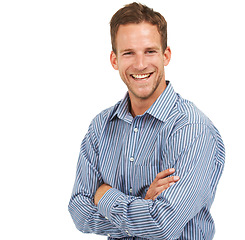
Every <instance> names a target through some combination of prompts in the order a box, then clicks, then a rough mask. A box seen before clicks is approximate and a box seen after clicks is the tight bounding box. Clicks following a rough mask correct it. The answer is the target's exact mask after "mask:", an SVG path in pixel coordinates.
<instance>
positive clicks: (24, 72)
mask: <svg viewBox="0 0 245 240" xmlns="http://www.w3.org/2000/svg"><path fill="white" fill-rule="evenodd" d="M127 3H130V1H112V0H105V1H99V0H97V1H78V0H77V1H73V0H70V1H68V0H63V1H62V0H59V1H58V0H42V1H38V0H36V1H31V0H29V1H27V0H22V1H14V0H12V1H3V0H2V1H0V106H1V117H0V121H1V124H0V128H1V129H0V144H1V145H0V146H1V151H0V186H1V188H0V189H1V198H0V213H1V214H0V218H1V231H0V238H1V239H4V240H12V239H25V240H31V239H35V240H39V239H69V240H70V239H72V240H75V239H79V240H81V239H84V240H86V239H89V240H91V239H97V240H100V239H101V240H102V239H106V237H103V236H96V235H87V234H83V233H81V232H79V231H78V230H76V228H75V225H74V224H73V222H72V219H71V217H70V215H69V213H68V210H67V209H68V207H67V206H68V203H69V199H70V196H71V192H72V187H73V183H74V179H75V169H76V163H77V159H78V154H79V149H80V143H81V141H82V138H83V137H84V135H85V133H86V131H87V128H88V125H89V123H90V121H91V120H92V118H93V117H94V116H95V115H96V114H98V113H99V112H100V111H101V110H103V109H105V108H107V107H110V106H112V105H114V104H115V103H116V102H117V101H118V100H120V99H121V98H123V96H124V94H125V92H126V87H125V86H124V84H123V83H122V81H121V79H120V77H119V75H118V72H117V71H115V70H113V69H112V67H111V65H110V62H109V55H110V51H111V45H110V35H109V21H110V18H111V16H112V15H113V14H114V13H115V12H116V11H117V10H118V9H119V8H121V7H123V5H125V4H127ZM142 3H144V4H146V5H148V6H149V7H152V8H154V10H156V11H159V12H161V13H162V14H163V16H164V17H165V18H166V20H167V22H168V44H169V45H170V46H171V49H172V60H171V62H170V65H169V66H168V67H167V68H166V78H167V79H168V80H171V82H172V84H173V86H174V88H175V90H176V91H177V92H179V93H180V94H181V95H182V96H183V97H184V98H187V99H189V100H191V101H193V102H194V103H195V104H196V105H197V106H198V107H199V108H200V109H201V110H202V111H203V112H205V113H206V114H207V115H208V116H209V117H210V118H211V119H212V121H213V122H214V124H215V125H216V126H217V128H218V129H219V130H220V132H221V135H222V137H223V139H224V142H225V145H226V165H225V171H224V174H223V176H222V178H221V181H220V184H219V186H218V190H217V195H216V199H215V202H214V204H213V207H212V210H211V212H212V214H213V217H214V220H215V223H216V235H215V240H223V239H245V238H244V234H243V225H244V222H243V221H241V218H242V217H243V216H244V214H245V211H244V193H243V192H244V178H243V175H244V167H245V164H244V162H245V158H244V152H243V148H244V140H243V136H244V134H245V131H244V127H243V126H244V125H243V121H244V120H243V116H244V106H243V105H244V102H245V101H244V99H245V98H244V94H243V88H244V83H243V82H244V80H245V74H244V55H245V48H244V42H245V37H244V36H245V34H244V23H245V17H244V11H243V8H244V4H243V1H238V0H233V1H225V0H223V1H221V0H207V1H194V0H186V1H182V0H175V1H172V0H162V1H159V0H144V1H142Z"/></svg>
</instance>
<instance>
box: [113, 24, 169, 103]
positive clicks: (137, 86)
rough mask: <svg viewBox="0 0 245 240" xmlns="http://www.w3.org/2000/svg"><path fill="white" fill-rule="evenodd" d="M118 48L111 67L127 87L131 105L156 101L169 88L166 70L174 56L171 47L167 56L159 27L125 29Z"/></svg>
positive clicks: (122, 30)
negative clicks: (144, 101)
mask: <svg viewBox="0 0 245 240" xmlns="http://www.w3.org/2000/svg"><path fill="white" fill-rule="evenodd" d="M116 47H117V54H115V53H114V52H112V53H111V63H112V66H113V67H114V69H116V70H119V74H120V76H121V78H122V80H123V81H124V83H125V84H126V85H127V87H128V90H129V95H130V98H131V101H135V100H136V101H137V100H143V99H151V100H153V101H155V100H156V99H157V98H158V97H159V96H160V95H161V93H162V92H163V91H164V89H165V87H166V82H165V73H164V66H167V65H168V63H169V61H170V56H171V51H170V48H169V47H168V48H167V49H166V50H165V52H164V53H163V49H162V46H161V36H160V34H159V32H158V30H157V26H155V25H152V24H150V23H147V22H143V23H140V24H127V25H121V26H120V27H119V29H118V32H117V36H116Z"/></svg>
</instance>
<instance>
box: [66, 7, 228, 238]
mask: <svg viewBox="0 0 245 240" xmlns="http://www.w3.org/2000/svg"><path fill="white" fill-rule="evenodd" d="M110 24H111V40H112V50H113V51H112V52H111V56H110V60H111V64H112V66H113V68H114V69H116V70H118V71H119V74H120V76H121V78H122V80H123V81H124V83H125V84H126V85H127V88H128V93H127V95H126V96H125V98H124V99H123V100H122V101H120V102H118V103H117V104H116V105H115V106H114V107H111V108H109V109H106V110H104V111H102V112H101V113H100V114H98V115H97V116H96V117H95V118H94V119H93V121H92V123H91V125H90V126H89V129H88V132H87V134H86V136H85V138H84V140H83V142H82V144H81V150H80V156H79V160H78V165H77V173H76V180H75V185H74V189H73V194H72V198H71V200H70V204H69V211H70V213H71V216H72V218H73V220H74V223H75V225H76V227H77V228H78V229H79V230H80V231H82V232H84V233H95V234H101V235H107V236H108V237H109V238H108V239H212V238H213V236H214V222H213V219H212V217H211V214H210V207H211V204H212V202H213V200H214V196H215V192H216V187H217V184H218V181H219V179H220V176H221V173H222V170H223V166H224V157H225V156H224V145H223V142H222V139H221V137H220V135H219V133H218V131H217V129H216V128H215V127H214V125H213V124H212V122H211V121H210V120H209V119H208V118H207V117H206V116H205V115H204V114H203V113H202V112H201V111H200V110H198V109H197V108H196V107H195V105H194V104H192V103H191V102H189V101H187V100H184V99H183V98H182V97H181V96H180V95H179V94H177V93H175V91H174V89H173V87H172V85H171V83H170V82H168V81H166V80H165V72H164V67H165V66H167V65H168V63H169V61H170V58H171V50H170V48H169V47H168V46H167V23H166V21H165V19H164V18H163V16H162V15H161V14H159V13H157V12H154V11H153V10H152V9H150V8H148V7H146V6H144V5H141V4H138V3H132V4H129V5H126V6H125V7H124V8H122V9H120V10H119V11H118V12H117V13H116V14H115V15H114V16H113V17H112V19H111V23H110ZM170 175H172V176H170Z"/></svg>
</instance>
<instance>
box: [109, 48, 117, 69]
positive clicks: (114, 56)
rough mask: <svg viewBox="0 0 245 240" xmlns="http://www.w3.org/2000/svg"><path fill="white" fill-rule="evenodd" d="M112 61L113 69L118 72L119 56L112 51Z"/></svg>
mask: <svg viewBox="0 0 245 240" xmlns="http://www.w3.org/2000/svg"><path fill="white" fill-rule="evenodd" d="M110 60H111V65H112V67H113V68H114V69H115V70H118V64H117V56H116V54H115V53H114V52H113V51H111V55H110Z"/></svg>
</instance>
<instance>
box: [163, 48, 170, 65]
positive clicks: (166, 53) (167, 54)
mask: <svg viewBox="0 0 245 240" xmlns="http://www.w3.org/2000/svg"><path fill="white" fill-rule="evenodd" d="M163 55H164V66H167V65H168V64H169V62H170V59H171V49H170V47H169V46H167V47H166V49H165V51H164V53H163Z"/></svg>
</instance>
